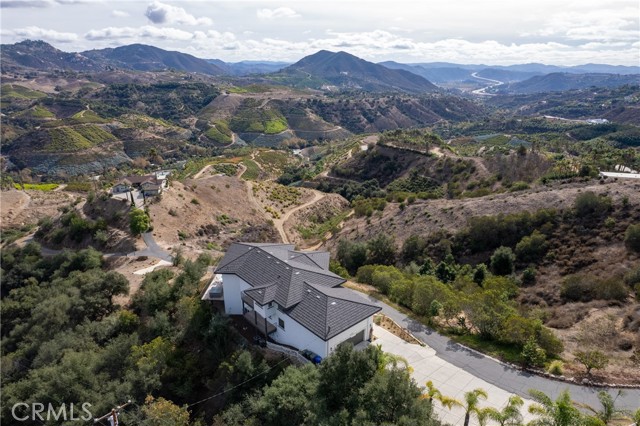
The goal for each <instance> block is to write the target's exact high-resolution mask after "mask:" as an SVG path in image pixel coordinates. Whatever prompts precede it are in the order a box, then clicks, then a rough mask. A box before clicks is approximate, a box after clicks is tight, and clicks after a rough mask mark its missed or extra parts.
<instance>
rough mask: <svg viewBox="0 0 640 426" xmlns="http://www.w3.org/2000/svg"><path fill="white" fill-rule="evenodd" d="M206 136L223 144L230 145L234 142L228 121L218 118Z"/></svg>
mask: <svg viewBox="0 0 640 426" xmlns="http://www.w3.org/2000/svg"><path fill="white" fill-rule="evenodd" d="M204 134H205V136H206V137H208V138H209V139H211V140H212V141H214V142H217V143H219V144H222V145H229V144H230V143H231V142H233V135H232V132H231V130H230V129H229V126H228V125H227V123H226V121H224V120H218V121H215V122H214V123H213V126H212V127H210V128H209V129H208V130H207V131H206V132H205V133H204Z"/></svg>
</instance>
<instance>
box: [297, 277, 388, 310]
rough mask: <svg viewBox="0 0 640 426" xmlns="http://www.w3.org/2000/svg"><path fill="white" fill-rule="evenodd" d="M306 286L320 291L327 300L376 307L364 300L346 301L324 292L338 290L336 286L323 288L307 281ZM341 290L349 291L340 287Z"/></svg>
mask: <svg viewBox="0 0 640 426" xmlns="http://www.w3.org/2000/svg"><path fill="white" fill-rule="evenodd" d="M305 284H307V285H309V286H311V287H313V288H315V289H316V290H318V291H319V292H320V293H322V294H324V295H325V296H326V297H327V298H331V299H338V300H343V301H345V302H351V303H358V304H360V305H365V306H376V305H374V304H371V303H367V302H366V301H364V300H363V301H360V300H351V299H344V298H342V297H340V296H333V295H330V294H327V293H325V291H324V290H330V291H331V290H336V289H337V288H338V287H337V286H336V287H323V286H319V285H317V284H313V283H307V282H306V281H305ZM339 288H341V289H343V290H347V289H346V288H344V287H339Z"/></svg>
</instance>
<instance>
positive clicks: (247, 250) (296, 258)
mask: <svg viewBox="0 0 640 426" xmlns="http://www.w3.org/2000/svg"><path fill="white" fill-rule="evenodd" d="M293 248H294V246H293V245H291V244H247V243H234V244H232V245H231V247H229V250H228V251H227V254H225V256H224V258H223V259H222V261H221V262H220V264H219V266H218V268H217V269H216V273H217V274H235V275H237V276H239V277H240V278H242V279H243V280H244V281H246V282H247V283H248V284H249V285H251V286H252V287H254V288H255V287H264V286H267V285H271V284H273V283H274V282H277V283H278V285H277V288H276V294H275V297H274V300H275V301H276V302H277V303H278V304H279V305H280V306H281V307H282V308H283V309H287V308H290V307H292V306H293V305H295V304H296V303H298V302H300V300H301V299H302V296H303V287H304V286H303V282H304V281H307V282H311V283H314V284H317V285H321V286H326V287H335V286H338V285H340V284H342V283H343V282H344V281H345V280H344V278H342V277H340V276H338V275H336V274H334V273H333V272H331V271H329V270H328V269H323V268H320V267H319V266H318V265H317V264H316V263H315V262H313V261H311V260H310V259H309V258H307V257H306V256H301V253H300V252H294V251H293ZM301 259H306V260H305V261H301Z"/></svg>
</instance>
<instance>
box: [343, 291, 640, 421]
mask: <svg viewBox="0 0 640 426" xmlns="http://www.w3.org/2000/svg"><path fill="white" fill-rule="evenodd" d="M349 290H350V291H352V292H353V293H355V294H357V295H359V296H360V297H363V298H365V299H367V300H368V302H369V303H373V304H375V305H377V306H380V307H381V308H382V313H383V314H385V315H387V316H388V317H390V318H391V319H393V320H394V321H395V322H397V323H398V324H400V325H402V326H403V327H405V328H406V329H408V330H410V331H411V333H413V335H414V336H416V337H417V338H418V339H420V340H422V341H423V342H425V343H426V344H427V345H428V346H429V347H431V348H432V349H434V350H435V351H436V355H437V356H438V357H440V358H442V359H443V360H445V361H447V362H449V363H451V364H453V365H455V366H456V367H459V368H461V369H463V370H465V371H467V372H469V373H471V374H473V375H474V376H475V377H478V378H480V379H482V380H484V381H486V382H488V383H491V384H492V385H495V386H497V387H499V388H501V389H503V390H505V391H507V392H511V393H514V394H517V395H520V396H522V397H525V398H531V396H530V395H529V389H537V390H540V391H542V392H544V393H546V394H547V395H549V396H551V397H552V398H553V399H555V398H557V397H558V395H559V394H560V392H562V391H563V390H565V389H569V392H570V393H571V397H572V399H573V400H574V401H576V402H579V403H583V404H589V405H591V406H593V407H599V406H600V402H599V401H598V397H597V394H598V392H599V391H601V390H603V389H604V390H608V391H610V392H611V393H612V395H614V396H615V394H614V392H617V390H618V389H616V388H602V387H593V386H579V385H576V384H573V383H566V382H562V381H559V380H553V379H549V378H546V377H542V376H538V375H535V374H531V373H527V372H525V371H522V370H519V369H517V368H514V367H511V366H509V365H506V364H503V363H501V362H499V361H497V360H495V359H493V358H491V357H488V356H486V355H483V354H481V353H479V352H477V351H474V350H471V349H469V348H466V347H464V346H462V345H460V344H458V343H455V342H453V341H452V340H450V339H448V338H447V337H444V336H442V335H440V334H438V333H437V332H435V331H433V330H431V329H430V328H428V327H426V326H425V325H424V324H421V323H419V322H418V321H415V320H413V319H411V318H409V317H407V316H406V315H405V314H403V313H401V312H399V311H398V310H396V309H394V308H392V307H391V306H389V305H387V304H386V303H383V302H381V301H379V300H378V299H375V298H373V297H371V296H367V295H365V294H363V293H360V292H358V291H355V290H351V289H349ZM420 384H421V385H422V383H420ZM616 406H617V407H618V408H623V409H627V410H636V409H638V408H640V389H623V394H622V395H621V396H620V397H619V398H618V399H617V400H616Z"/></svg>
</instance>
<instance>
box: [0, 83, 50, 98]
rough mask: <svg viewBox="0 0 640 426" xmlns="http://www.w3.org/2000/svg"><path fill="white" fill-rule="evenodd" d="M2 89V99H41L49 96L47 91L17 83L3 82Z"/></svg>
mask: <svg viewBox="0 0 640 426" xmlns="http://www.w3.org/2000/svg"><path fill="white" fill-rule="evenodd" d="M0 91H2V100H5V99H9V98H17V99H40V98H45V97H46V96H47V95H46V94H45V93H42V92H38V91H37V90H31V89H28V88H26V87H24V86H20V85H17V84H3V85H2V88H1V89H0Z"/></svg>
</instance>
